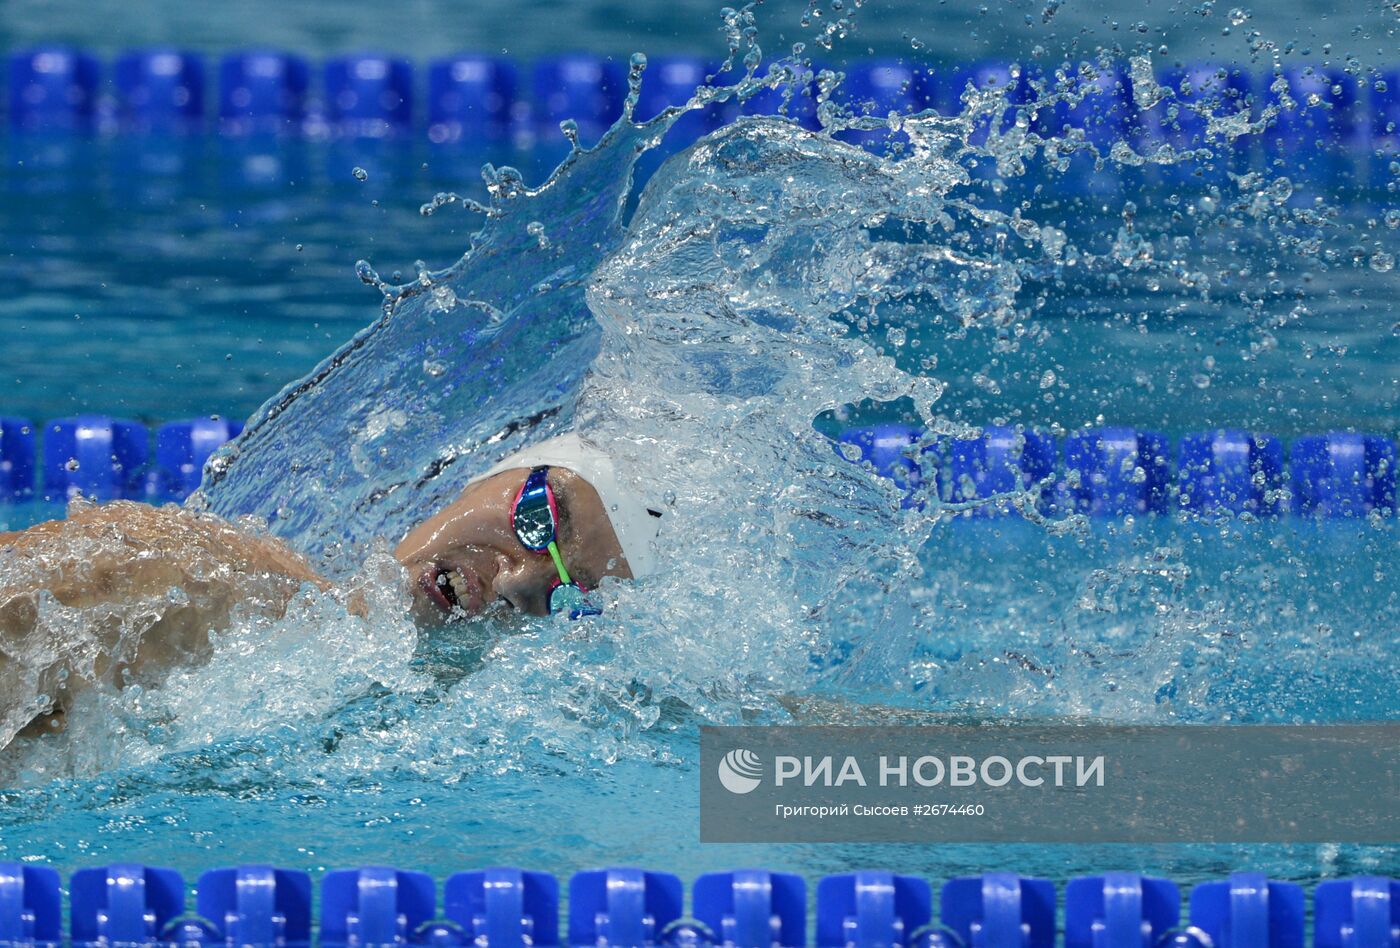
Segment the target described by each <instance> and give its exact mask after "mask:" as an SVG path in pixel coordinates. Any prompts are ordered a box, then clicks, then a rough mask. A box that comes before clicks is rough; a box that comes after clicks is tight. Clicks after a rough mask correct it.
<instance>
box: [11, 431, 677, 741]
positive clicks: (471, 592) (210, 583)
mask: <svg viewBox="0 0 1400 948" xmlns="http://www.w3.org/2000/svg"><path fill="white" fill-rule="evenodd" d="M661 518H662V507H661V506H660V505H659V504H649V503H647V502H646V501H645V500H643V499H642V498H641V497H639V496H637V495H636V494H635V493H634V492H633V491H631V490H629V489H628V488H627V487H625V486H624V485H623V483H622V481H621V480H620V479H619V477H618V475H617V472H616V471H615V469H614V465H613V461H612V459H611V458H610V457H609V456H608V455H607V454H606V453H604V452H603V451H601V450H599V449H598V448H596V447H594V446H593V445H592V444H590V443H589V442H587V441H585V440H583V439H582V438H580V437H579V436H578V435H576V434H566V435H562V436H560V437H556V438H552V439H550V440H548V441H544V442H541V443H540V444H537V445H534V446H532V447H529V448H526V449H524V450H522V451H520V452H517V453H516V454H513V455H511V456H508V457H507V458H505V459H504V460H502V461H501V462H500V463H498V464H496V465H495V466H493V467H492V468H490V469H489V470H487V471H486V472H485V473H483V474H481V475H479V476H478V477H476V478H475V479H473V480H472V481H470V482H469V483H468V484H467V485H466V487H465V488H464V489H463V490H462V492H461V494H460V495H458V497H457V498H456V500H454V501H453V502H452V503H451V504H449V505H448V506H447V507H445V508H443V509H442V510H440V511H438V512H437V513H435V514H434V515H433V516H432V517H430V518H428V519H427V520H425V521H423V522H422V523H420V524H418V525H417V526H415V527H413V528H412V529H411V530H409V531H408V533H407V535H406V536H404V537H403V538H402V539H401V540H400V541H399V543H398V545H397V547H396V548H395V550H394V555H395V557H396V558H397V559H398V561H399V563H400V564H402V565H403V567H404V569H405V570H406V572H407V574H408V577H409V583H410V592H411V597H412V599H411V601H412V615H413V618H414V621H415V622H416V623H418V624H419V625H423V626H431V625H438V624H442V623H444V622H447V621H450V620H451V619H453V618H454V617H462V616H469V615H475V614H480V613H482V612H484V611H486V610H488V609H490V608H492V607H501V608H508V609H513V610H517V611H520V612H524V613H528V614H530V615H537V616H543V615H549V614H551V613H554V614H568V615H570V616H573V617H580V616H583V615H588V614H593V613H596V612H597V608H596V604H595V603H594V602H593V601H592V600H591V599H590V597H589V595H588V592H589V590H592V589H593V588H594V587H596V586H597V585H598V584H599V583H600V582H601V581H602V580H603V579H604V578H605V577H609V576H615V577H619V578H622V579H633V578H637V577H641V576H645V575H647V574H648V573H651V572H653V571H654V570H655V569H656V567H657V561H656V554H655V552H654V550H653V549H652V542H653V540H654V539H655V537H656V534H657V531H658V529H659V527H660V524H661ZM0 565H3V567H4V568H3V575H4V576H5V577H7V579H6V580H5V581H4V584H3V585H0V747H3V746H4V745H5V744H6V743H8V742H9V740H10V739H11V738H12V737H13V736H14V732H15V731H16V730H18V729H19V728H20V727H22V726H24V725H25V724H26V722H30V723H29V724H28V733H41V732H43V731H46V730H57V729H60V728H61V727H62V725H63V712H64V709H65V707H67V706H68V705H69V703H70V702H71V700H72V697H73V695H74V694H75V693H76V691H77V690H79V689H81V688H84V687H88V686H90V685H91V684H93V683H96V682H107V683H110V684H112V685H114V686H119V687H122V686H127V685H130V684H133V683H140V684H143V685H149V684H150V683H153V682H156V681H158V680H159V676H160V674H161V672H162V671H163V670H165V669H167V668H169V667H171V666H172V665H175V664H182V663H183V664H189V663H192V662H198V661H200V660H203V659H206V658H207V657H208V653H209V635H208V633H209V631H210V630H211V629H219V628H222V627H225V626H227V624H228V622H229V619H230V616H231V615H232V614H233V612H234V610H235V609H239V610H244V611H251V612H254V613H257V614H265V615H271V616H280V615H281V614H282V612H283V611H284V610H285V609H286V607H287V605H288V603H290V602H291V600H292V598H293V597H294V596H296V595H297V594H298V593H299V592H300V590H302V589H303V588H304V586H305V584H310V585H311V586H312V587H315V588H317V589H320V590H328V589H331V588H332V583H331V582H330V581H329V580H327V579H325V578H324V577H322V576H320V575H318V574H317V573H316V571H315V570H314V569H313V568H312V567H311V565H310V564H309V563H308V562H307V561H306V559H305V558H303V557H302V556H301V555H300V554H298V553H296V552H295V551H293V550H292V549H291V548H290V547H288V546H287V545H286V544H284V543H283V542H282V541H280V540H278V539H276V538H274V537H272V536H270V535H266V534H260V533H254V532H251V531H249V530H245V529H242V528H240V527H238V526H235V525H234V524H232V523H229V522H228V521H226V520H223V519H221V518H219V517H216V516H214V515H212V514H203V513H193V512H191V511H186V510H180V509H178V508H175V507H173V506H169V507H165V508H155V507H150V506H147V505H145V504H140V503H135V502H131V501H117V502H114V503H109V504H105V505H101V506H97V505H82V506H79V507H75V509H74V510H73V511H71V513H70V516H69V517H68V518H67V519H65V520H56V521H50V522H47V523H42V524H39V525H37V526H34V527H31V528H29V529H28V530H25V531H23V532H20V533H4V534H0ZM139 603H145V604H147V605H148V608H146V609H144V610H142V609H140V608H137V609H136V610H135V614H133V611H132V609H131V608H130V607H131V605H132V604H139ZM109 605H110V606H111V608H110V609H107V608H105V607H107V606H109ZM350 608H352V609H355V608H356V606H355V603H354V602H353V600H352V601H351V603H350ZM65 609H74V610H75V609H83V610H85V616H86V617H88V618H90V617H91V616H92V615H95V614H101V615H103V616H104V617H105V618H106V620H107V621H98V623H97V627H96V628H95V629H94V630H93V634H94V636H95V639H96V641H95V642H94V641H91V640H90V639H89V638H88V637H86V636H85V637H82V641H81V642H74V641H67V640H66V639H71V638H74V637H72V636H68V637H65V635H64V630H63V628H62V612H63V610H65ZM143 616H144V617H145V618H144V620H143V618H142V617H143ZM31 695H37V696H39V697H37V698H30V697H29V696H31Z"/></svg>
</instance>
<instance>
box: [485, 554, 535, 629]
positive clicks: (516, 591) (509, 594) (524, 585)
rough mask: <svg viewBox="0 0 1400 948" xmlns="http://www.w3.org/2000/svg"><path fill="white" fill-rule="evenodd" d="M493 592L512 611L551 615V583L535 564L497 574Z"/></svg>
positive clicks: (492, 585) (492, 587)
mask: <svg viewBox="0 0 1400 948" xmlns="http://www.w3.org/2000/svg"><path fill="white" fill-rule="evenodd" d="M491 591H492V592H494V593H495V594H496V597H497V598H499V599H503V600H505V601H506V602H507V603H508V604H509V605H510V607H511V608H512V609H516V610H519V611H520V612H528V613H529V614H530V615H532V616H545V615H549V581H548V579H546V578H545V577H544V576H543V575H542V574H541V571H540V570H538V569H537V568H535V564H533V563H526V564H523V565H522V566H520V567H518V568H515V569H509V570H502V571H501V572H500V573H497V574H496V580H495V582H493V583H492V584H491Z"/></svg>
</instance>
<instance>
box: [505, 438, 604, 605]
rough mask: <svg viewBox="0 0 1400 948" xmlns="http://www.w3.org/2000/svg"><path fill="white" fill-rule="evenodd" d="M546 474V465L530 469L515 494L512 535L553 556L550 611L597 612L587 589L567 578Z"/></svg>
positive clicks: (533, 549) (528, 546)
mask: <svg viewBox="0 0 1400 948" xmlns="http://www.w3.org/2000/svg"><path fill="white" fill-rule="evenodd" d="M548 475H549V467H548V466H547V465H542V466H540V467H536V468H533V469H531V471H530V476H529V477H527V478H525V484H524V486H522V487H521V488H520V493H518V494H516V495H515V503H513V504H511V508H510V524H511V527H512V528H513V529H514V530H515V538H516V539H517V540H519V541H520V544H521V545H522V546H523V547H525V549H527V550H529V551H530V552H531V553H548V554H549V556H550V558H551V559H553V560H554V568H555V569H557V570H558V571H559V578H558V579H556V580H555V581H554V585H553V586H551V587H550V589H549V611H550V613H551V614H554V613H563V612H566V613H568V616H569V618H570V619H581V618H583V617H584V616H596V615H601V614H602V610H601V609H599V608H597V607H596V606H594V605H592V604H591V603H590V602H589V601H588V597H587V595H586V593H587V590H585V589H584V588H583V587H582V586H580V585H579V584H578V583H576V582H574V581H573V580H572V579H570V578H569V570H568V568H567V567H565V566H564V557H563V556H562V555H560V553H559V507H558V505H557V504H556V503H555V501H554V490H553V488H551V487H550V486H549V481H548V479H547V478H548Z"/></svg>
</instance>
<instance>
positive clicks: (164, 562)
mask: <svg viewBox="0 0 1400 948" xmlns="http://www.w3.org/2000/svg"><path fill="white" fill-rule="evenodd" d="M303 583H311V584H313V585H315V586H317V587H319V588H322V589H325V588H328V587H329V585H330V584H329V583H328V582H327V581H326V580H325V579H323V578H322V577H320V576H318V575H317V574H316V573H315V571H314V570H312V569H311V567H310V565H309V564H307V562H306V561H305V560H304V559H302V558H301V557H300V556H298V555H297V554H296V553H294V552H293V551H292V550H290V549H288V548H287V547H286V546H285V545H283V544H282V543H281V542H279V541H277V540H276V539H274V538H272V537H268V536H259V535H254V534H252V533H249V532H247V531H244V530H240V529H238V528H236V527H234V526H233V525H232V524H230V523H228V522H226V521H224V520H221V519H219V518H217V517H213V516H208V515H196V514H192V513H190V512H189V511H184V510H180V509H178V508H175V507H167V508H155V507H150V506H147V505H145V504H137V503H131V502H126V501H118V502H115V503H111V504H106V505H103V506H90V505H89V506H83V507H79V508H75V509H74V510H73V511H71V512H70V515H69V517H68V518H67V519H65V520H61V521H52V522H49V523H43V524H39V525H37V526H34V527H31V528H30V529H28V530H25V531H23V532H19V533H3V534H0V746H3V745H4V743H6V741H7V740H8V735H10V734H12V733H13V731H14V730H15V729H16V727H18V726H23V725H24V724H25V723H26V722H25V721H19V723H18V725H16V724H15V721H16V719H17V717H23V716H25V715H26V713H29V712H32V713H33V714H38V715H41V716H42V714H43V713H44V711H45V710H47V711H58V712H61V711H62V710H63V707H64V705H65V704H66V703H67V701H68V700H69V699H70V698H71V697H72V694H73V693H74V692H75V691H76V690H77V689H80V688H81V687H83V686H84V685H86V684H88V683H90V682H94V681H104V680H105V681H111V682H113V683H114V684H125V683H127V682H129V681H133V680H135V681H139V680H143V679H145V678H148V677H150V676H153V675H157V674H159V673H160V672H162V671H164V670H165V669H166V668H168V667H169V666H170V665H172V664H177V663H185V662H190V661H198V660H200V659H202V658H204V657H205V656H206V655H207V652H208V647H209V640H208V633H209V631H210V630H211V629H218V628H223V627H225V626H226V625H227V624H228V622H229V619H230V615H231V613H232V611H233V609H234V608H235V607H236V606H243V607H244V608H248V609H251V610H254V611H262V612H265V613H269V614H273V615H280V614H281V612H282V611H283V610H284V609H285V608H286V605H287V603H288V602H289V601H290V600H291V598H292V596H294V595H295V594H296V592H297V590H298V589H300V588H301V586H302V584H303ZM66 610H81V617H80V618H73V619H66V618H65V615H64V613H65V612H66ZM65 621H67V622H69V623H70V624H76V625H78V626H80V628H72V627H65V624H64V623H65ZM36 695H38V696H40V698H41V703H42V704H43V708H38V707H35V705H34V702H35V696H36Z"/></svg>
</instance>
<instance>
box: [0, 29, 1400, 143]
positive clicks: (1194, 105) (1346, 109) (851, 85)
mask: <svg viewBox="0 0 1400 948" xmlns="http://www.w3.org/2000/svg"><path fill="white" fill-rule="evenodd" d="M8 59H9V69H8V73H9V83H8V87H9V93H8V97H7V101H8V104H9V109H8V112H9V123H8V124H9V126H10V128H11V129H13V130H15V131H17V132H81V131H85V130H94V129H97V130H110V131H118V132H123V133H132V134H138V135H139V134H149V133H162V134H171V133H174V134H181V133H190V132H206V131H215V130H217V131H218V132H220V133H221V134H223V135H226V136H234V137H238V136H247V135H251V134H255V133H274V134H286V135H305V136H309V137H325V136H329V135H337V136H344V137H351V138H388V139H405V138H408V137H409V136H410V135H415V136H425V137H426V138H428V139H429V140H430V141H432V142H434V143H437V144H443V143H451V142H483V141H497V140H503V139H506V138H508V137H509V136H510V135H511V134H512V131H513V130H519V129H522V128H528V129H541V130H544V131H547V132H551V133H552V132H554V130H555V129H557V126H558V123H559V122H560V121H561V120H563V119H574V120H576V121H578V122H579V123H580V125H581V126H584V127H587V126H594V127H601V126H603V125H606V124H608V123H610V122H612V121H613V120H614V119H616V118H617V116H618V115H620V114H621V112H622V100H623V97H624V95H625V94H626V91H627V90H626V81H625V73H626V67H625V65H624V63H623V60H621V59H615V58H609V57H598V56H591V55H586V54H571V55H567V56H556V57H550V58H546V59H540V60H537V61H535V62H533V63H529V64H516V63H514V62H512V61H510V60H506V59H501V58H497V57H492V56H488V55H483V54H477V53H463V54H461V55H458V56H452V57H446V58H440V59H434V60H432V61H430V62H429V63H427V64H426V69H425V70H419V69H418V68H416V67H415V65H414V64H413V63H412V62H410V61H408V60H406V59H401V58H398V57H395V56H386V55H379V54H373V53H364V54H358V55H351V56H341V57H335V58H332V59H328V60H326V61H324V62H322V63H320V64H319V65H313V63H312V62H311V61H309V60H308V59H307V58H305V57H303V56H299V55H297V54H294V53H290V52H283V51H277V50H249V51H240V52H233V53H229V54H227V55H225V56H223V57H222V58H221V59H220V60H219V62H218V66H217V69H212V68H211V67H210V66H209V65H208V64H207V63H206V59H205V57H204V56H203V55H202V54H200V53H198V52H194V51H190V50H183V49H173V48H160V49H141V50H133V51H129V52H125V53H122V54H121V55H119V56H118V57H117V58H116V59H115V60H114V61H113V62H112V64H111V66H110V68H104V64H103V63H102V62H101V61H100V60H99V59H98V58H97V57H96V56H94V55H92V54H91V53H89V52H86V51H84V50H81V49H77V48H73V47H67V46H58V45H52V46H39V47H34V48H30V49H25V50H19V51H14V52H12V53H10V55H9V57H8ZM717 65H718V64H716V63H710V62H707V61H705V60H703V59H699V58H694V57H658V58H656V59H654V60H653V61H652V63H651V65H650V67H649V70H648V77H647V80H646V82H644V83H643V95H644V98H646V99H647V101H645V102H643V103H640V104H639V109H638V116H639V117H643V118H644V117H646V116H648V115H651V114H654V113H655V112H656V111H657V110H658V108H659V105H658V102H657V101H656V98H657V96H661V95H664V101H662V102H661V103H660V104H669V103H676V104H679V103H680V102H683V101H685V99H687V98H689V96H690V93H691V92H692V91H693V90H694V88H695V86H696V85H697V84H698V83H700V82H701V81H703V79H704V78H705V76H707V75H712V74H714V72H715V70H716V69H717ZM522 66H523V67H524V68H522ZM818 66H820V64H818ZM845 71H846V81H845V85H844V87H843V88H844V92H843V93H842V95H843V96H844V98H845V100H846V101H848V102H849V103H850V104H852V105H854V106H856V107H858V108H861V109H862V110H863V111H867V112H869V113H870V114H874V115H887V114H889V113H890V112H897V113H908V112H913V111H919V110H921V109H925V108H933V109H936V110H938V111H939V112H942V113H944V114H951V113H956V112H959V111H961V109H962V101H961V97H962V95H963V92H964V90H965V89H966V88H967V86H968V85H969V84H971V85H973V86H975V87H978V88H983V89H986V88H992V87H996V86H1007V85H1012V86H1013V91H1012V93H1011V95H1010V102H1011V103H1012V104H1013V105H1014V104H1021V103H1025V102H1026V101H1027V100H1028V98H1029V97H1030V90H1029V87H1028V83H1029V82H1030V81H1049V82H1051V83H1053V80H1054V78H1055V77H1054V76H1053V74H1051V73H1049V72H1046V71H1044V70H1039V67H1035V66H1026V67H1025V68H1024V69H1023V70H1021V71H1020V72H1013V69H1012V67H1011V66H1009V65H1007V64H1002V63H970V64H961V63H960V64H954V63H939V64H926V63H917V62H912V61H906V60H870V61H865V62H856V63H852V64H850V65H849V66H847V67H845ZM1068 71H1069V72H1071V73H1072V74H1074V78H1073V79H1072V80H1070V81H1072V82H1074V83H1077V84H1079V85H1080V86H1081V87H1082V88H1080V89H1077V90H1076V91H1087V92H1090V93H1092V94H1087V95H1084V96H1082V97H1081V98H1079V100H1078V102H1077V103H1076V104H1074V105H1069V104H1067V103H1060V104H1058V105H1056V106H1055V107H1053V108H1050V109H1046V110H1043V113H1044V114H1039V113H1038V114H1037V115H1036V117H1035V122H1036V125H1037V128H1036V129H1035V130H1036V131H1038V132H1040V133H1042V134H1059V133H1060V132H1061V131H1062V130H1063V129H1064V127H1065V126H1072V127H1074V128H1078V129H1082V130H1083V132H1084V134H1085V136H1086V138H1087V139H1088V140H1089V141H1090V142H1093V143H1095V144H1097V145H1099V146H1105V145H1107V144H1109V143H1111V142H1113V141H1117V140H1119V139H1121V138H1124V137H1131V136H1141V137H1144V138H1145V139H1147V140H1149V141H1151V142H1166V143H1177V144H1179V143H1184V142H1190V141H1200V140H1202V138H1203V137H1204V135H1205V132H1206V126H1207V121H1208V118H1209V117H1211V116H1221V117H1227V116H1234V115H1238V114H1239V113H1241V112H1246V113H1248V116H1249V117H1251V118H1253V119H1258V118H1259V117H1260V116H1261V115H1262V114H1263V112H1264V109H1265V108H1268V107H1270V106H1277V105H1279V104H1280V103H1281V102H1282V101H1283V100H1282V97H1281V91H1286V92H1287V95H1288V98H1289V99H1290V100H1291V101H1292V102H1293V103H1296V104H1297V108H1290V109H1285V110H1283V111H1282V112H1280V114H1279V115H1278V118H1277V120H1276V121H1274V122H1273V123H1272V124H1271V125H1270V127H1269V128H1268V129H1267V130H1266V131H1265V133H1264V135H1263V136H1262V137H1263V138H1264V140H1265V141H1266V142H1267V144H1268V145H1269V146H1270V147H1271V148H1281V149H1283V150H1285V151H1296V150H1297V149H1300V148H1306V149H1308V150H1309V151H1310V152H1311V150H1313V149H1315V148H1316V147H1317V144H1318V143H1325V144H1329V145H1331V146H1333V147H1334V148H1338V149H1342V150H1350V151H1368V150H1369V151H1381V152H1385V153H1389V154H1394V153H1396V152H1397V151H1400V68H1388V69H1385V70H1380V71H1375V72H1372V73H1367V74H1365V75H1362V76H1352V75H1349V74H1348V73H1346V72H1345V71H1343V70H1342V69H1340V68H1337V67H1334V66H1325V65H1321V64H1316V65H1314V64H1289V65H1286V66H1283V67H1280V68H1279V69H1278V70H1277V71H1276V72H1275V73H1271V74H1265V73H1263V72H1258V73H1256V72H1250V71H1248V70H1245V69H1242V68H1240V67H1238V66H1233V65H1229V64H1212V63H1201V64H1194V65H1190V66H1185V67H1180V68H1174V69H1164V70H1161V71H1159V72H1158V73H1157V75H1156V77H1155V78H1156V81H1157V82H1158V83H1160V84H1161V85H1163V86H1165V87H1166V88H1168V89H1170V90H1171V91H1172V93H1173V94H1174V95H1175V96H1176V97H1177V98H1178V99H1179V100H1180V101H1182V102H1183V103H1186V104H1187V105H1188V108H1182V109H1172V110H1166V109H1162V108H1158V109H1151V110H1147V111H1139V110H1138V108H1137V106H1136V104H1135V100H1134V98H1133V94H1132V79H1131V77H1130V76H1129V72H1128V69H1127V67H1126V65H1125V64H1121V63H1120V64H1114V65H1111V66H1109V67H1107V68H1098V67H1095V68H1094V69H1093V70H1090V71H1089V73H1082V72H1079V71H1076V70H1068ZM419 72H423V73H424V74H425V77H424V78H423V79H422V81H421V82H420V79H419V75H418V74H419ZM211 73H216V75H217V79H216V80H215V79H214V77H213V76H211V75H210V74H211ZM523 78H528V82H523V81H522V79H523ZM1280 80H1281V82H1280ZM782 98H783V97H782V95H781V94H780V93H778V92H776V91H772V92H769V93H766V94H764V95H762V96H759V97H757V98H756V99H755V100H753V101H752V102H750V103H749V107H748V108H747V109H746V111H749V112H759V113H771V112H774V111H776V110H777V108H778V106H779V105H780V104H781V102H782ZM726 109H729V110H731V111H732V109H733V106H732V105H723V104H716V105H714V106H712V107H711V108H709V109H707V110H704V113H703V115H702V116H701V117H699V120H698V121H696V122H692V123H691V124H692V126H693V127H692V133H694V134H700V133H703V132H704V131H707V130H709V129H711V128H713V127H715V126H716V125H717V124H718V123H719V122H720V121H721V120H722V118H723V117H724V116H725V115H726V114H727V113H726V112H725V111H724V110H726ZM789 113H790V114H792V115H793V117H794V118H797V119H798V120H799V121H802V122H804V123H805V124H808V125H815V119H816V101H815V96H813V95H800V96H795V97H793V99H792V101H791V102H790V103H789ZM990 121H993V119H989V122H990ZM1003 121H1004V122H1006V123H1009V122H1010V121H1011V119H1010V116H1009V115H1008V116H1007V117H1006V118H1004V119H1003ZM981 134H983V135H985V132H982V133H981ZM847 137H850V138H852V139H854V140H858V141H862V142H868V143H876V142H879V141H881V140H882V138H883V133H879V132H853V133H849V135H848V136H847Z"/></svg>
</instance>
